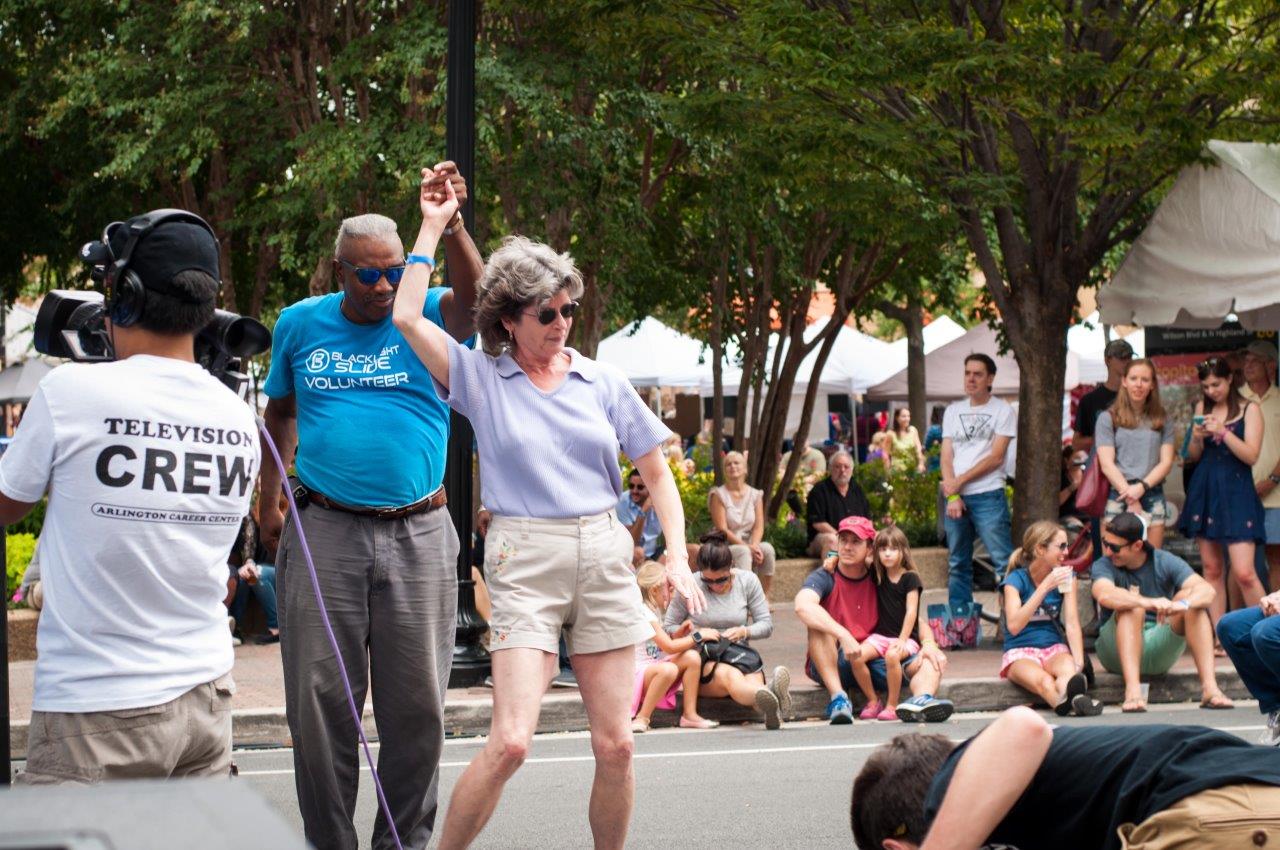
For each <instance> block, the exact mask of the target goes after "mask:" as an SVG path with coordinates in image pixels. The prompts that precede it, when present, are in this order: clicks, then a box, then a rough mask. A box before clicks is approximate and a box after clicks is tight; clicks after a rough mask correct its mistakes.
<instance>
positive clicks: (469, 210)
mask: <svg viewBox="0 0 1280 850" xmlns="http://www.w3.org/2000/svg"><path fill="white" fill-rule="evenodd" d="M447 75H448V76H447V79H448V86H449V89H448V92H447V100H446V102H445V150H446V153H447V155H448V157H449V159H451V160H453V161H454V162H456V163H457V164H458V172H459V173H460V174H462V176H463V177H465V178H467V191H468V195H469V197H470V199H471V200H470V203H468V204H467V205H466V206H465V207H463V208H462V217H463V221H464V222H465V223H466V226H467V229H468V230H469V231H471V232H473V233H474V232H475V222H476V213H475V210H476V202H475V198H476V182H475V178H476V171H475V160H476V132H475V130H476V7H475V2H474V0H452V2H450V3H449V59H448V68H447ZM471 442H472V432H471V423H470V422H468V421H467V420H466V418H465V417H462V416H459V415H458V414H457V413H453V412H450V414H449V459H448V464H447V466H446V467H445V473H444V480H445V489H446V490H447V492H448V493H449V515H450V516H451V517H452V519H453V527H454V528H455V529H457V531H458V541H459V543H460V544H461V545H460V547H459V549H458V633H457V640H456V642H455V644H454V648H453V672H452V673H451V674H450V676H449V685H450V687H466V686H468V685H475V684H479V683H480V682H482V681H483V680H484V677H485V676H487V675H489V653H488V652H486V651H485V648H484V647H483V646H481V645H480V636H481V635H482V634H484V631H485V629H487V628H488V627H489V624H488V623H486V622H485V621H484V618H482V617H481V616H480V614H479V613H478V612H477V611H476V592H475V582H473V581H472V580H471V520H472V516H471V490H472V488H471Z"/></svg>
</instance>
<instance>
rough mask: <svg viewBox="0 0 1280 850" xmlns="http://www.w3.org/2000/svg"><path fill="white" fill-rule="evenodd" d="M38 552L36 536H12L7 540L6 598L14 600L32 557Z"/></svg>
mask: <svg viewBox="0 0 1280 850" xmlns="http://www.w3.org/2000/svg"><path fill="white" fill-rule="evenodd" d="M35 551H36V536H35V535H34V534H10V535H9V536H8V537H7V538H6V540H5V550H4V555H5V564H4V578H5V582H4V598H5V599H6V600H9V599H13V594H14V593H15V592H16V591H17V590H18V587H19V585H21V584H22V574H23V573H25V572H26V571H27V565H28V564H30V563H31V556H32V555H34V554H35Z"/></svg>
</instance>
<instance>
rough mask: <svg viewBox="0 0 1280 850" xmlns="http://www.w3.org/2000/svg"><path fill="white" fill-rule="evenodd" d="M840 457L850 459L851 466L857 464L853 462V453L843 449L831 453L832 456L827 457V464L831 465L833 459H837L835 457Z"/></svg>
mask: <svg viewBox="0 0 1280 850" xmlns="http://www.w3.org/2000/svg"><path fill="white" fill-rule="evenodd" d="M838 457H842V458H844V459H845V460H847V461H849V465H850V466H854V465H855V464H854V462H853V455H851V454H849V453H848V452H846V451H843V450H841V451H838V452H834V453H833V454H832V455H831V457H829V458H827V466H830V465H831V461H833V460H835V459H836V458H838Z"/></svg>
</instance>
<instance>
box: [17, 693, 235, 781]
mask: <svg viewBox="0 0 1280 850" xmlns="http://www.w3.org/2000/svg"><path fill="white" fill-rule="evenodd" d="M235 690H236V685H235V682H234V681H233V680H232V679H231V674H230V673H227V674H226V675H225V676H220V677H218V678H217V679H215V680H213V681H212V682H206V683H204V684H203V685H196V686H195V687H194V688H192V689H191V690H189V691H187V692H186V693H185V694H183V695H182V696H180V697H178V698H177V699H173V700H170V701H169V702H166V703H163V704H161V705H152V706H147V707H146V708H123V709H119V710H117V711H89V712H74V713H73V712H62V711H33V712H31V727H30V732H29V733H28V738H27V767H26V770H25V771H23V772H22V773H19V774H18V776H17V782H18V784H20V785H22V784H25V785H56V784H61V783H77V784H83V785H88V784H92V783H95V782H104V781H107V780H113V779H168V778H171V777H184V776H230V775H231V695H232V694H234V693H235Z"/></svg>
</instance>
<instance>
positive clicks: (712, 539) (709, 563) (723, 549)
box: [698, 529, 733, 573]
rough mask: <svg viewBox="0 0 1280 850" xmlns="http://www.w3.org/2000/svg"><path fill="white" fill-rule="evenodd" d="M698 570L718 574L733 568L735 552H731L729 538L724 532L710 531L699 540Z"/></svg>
mask: <svg viewBox="0 0 1280 850" xmlns="http://www.w3.org/2000/svg"><path fill="white" fill-rule="evenodd" d="M698 542H699V543H701V544H702V545H701V546H700V547H699V548H698V569H699V570H710V571H711V572H713V573H718V572H720V571H721V570H726V569H728V568H729V567H731V566H733V552H731V551H729V538H728V537H727V536H725V533H724V532H723V531H720V530H719V529H716V530H715V531H708V532H707V533H706V534H704V535H702V536H701V537H699V538H698Z"/></svg>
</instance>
